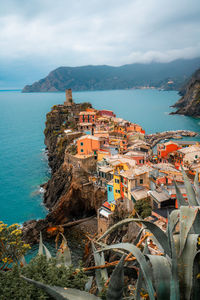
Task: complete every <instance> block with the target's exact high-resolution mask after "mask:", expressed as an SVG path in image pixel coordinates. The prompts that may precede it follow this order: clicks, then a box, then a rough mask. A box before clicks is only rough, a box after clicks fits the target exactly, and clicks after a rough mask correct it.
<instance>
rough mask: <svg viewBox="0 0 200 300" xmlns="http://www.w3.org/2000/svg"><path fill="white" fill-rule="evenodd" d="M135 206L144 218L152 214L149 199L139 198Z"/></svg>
mask: <svg viewBox="0 0 200 300" xmlns="http://www.w3.org/2000/svg"><path fill="white" fill-rule="evenodd" d="M134 208H135V210H136V212H137V213H138V214H139V215H140V216H141V217H142V218H146V217H148V216H150V215H151V205H150V202H149V200H138V201H137V202H136V203H135V206H134Z"/></svg>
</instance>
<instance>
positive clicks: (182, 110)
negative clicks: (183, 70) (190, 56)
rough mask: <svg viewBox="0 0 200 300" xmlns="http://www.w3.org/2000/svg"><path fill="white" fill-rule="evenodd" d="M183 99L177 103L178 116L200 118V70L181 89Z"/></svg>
mask: <svg viewBox="0 0 200 300" xmlns="http://www.w3.org/2000/svg"><path fill="white" fill-rule="evenodd" d="M180 94H181V95H182V98H181V99H180V100H179V101H178V102H176V103H175V105H174V107H177V108H178V110H177V111H176V112H175V113H177V114H182V115H187V116H192V117H199V116H200V69H198V70H197V71H196V72H195V73H194V74H193V75H192V77H191V78H190V80H189V81H187V82H186V83H185V85H184V86H183V87H182V88H181V90H180Z"/></svg>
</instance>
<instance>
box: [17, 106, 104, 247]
mask: <svg viewBox="0 0 200 300" xmlns="http://www.w3.org/2000/svg"><path fill="white" fill-rule="evenodd" d="M88 106H91V105H90V104H88V103H85V104H73V106H72V108H67V107H66V106H64V105H58V106H54V107H53V108H52V110H51V112H49V113H48V114H47V118H46V128H45V131H44V133H45V144H46V146H47V148H48V157H49V165H50V167H51V169H52V175H51V179H50V180H49V181H48V182H47V183H46V184H45V185H44V187H45V190H46V191H45V194H44V204H45V205H46V206H47V208H49V213H48V215H47V217H46V218H45V219H44V220H40V221H35V220H32V221H30V222H27V223H26V224H25V227H24V231H23V232H24V238H25V240H26V241H28V242H31V243H34V242H37V241H38V234H39V231H42V233H43V236H44V238H45V237H46V236H47V234H46V229H47V227H48V226H54V225H60V224H64V223H66V222H67V221H69V220H72V219H77V218H82V217H86V216H90V215H92V214H94V213H96V211H97V209H98V208H99V207H100V206H101V204H102V202H103V201H105V198H106V193H105V191H104V190H101V189H100V188H97V187H95V186H94V185H93V184H91V183H90V182H89V176H90V175H91V173H92V172H93V171H94V170H95V169H96V168H95V165H94V164H96V162H94V161H92V160H91V161H89V162H87V168H85V167H84V165H81V164H79V163H78V164H77V163H76V161H73V155H71V154H70V151H72V149H71V148H70V147H72V145H73V140H74V138H77V137H79V136H80V135H81V133H76V134H70V135H66V134H65V133H64V130H65V129H66V128H68V129H69V128H75V127H76V122H75V118H76V115H77V114H78V112H80V111H81V110H84V109H85V108H86V107H88Z"/></svg>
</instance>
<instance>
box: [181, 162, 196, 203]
mask: <svg viewBox="0 0 200 300" xmlns="http://www.w3.org/2000/svg"><path fill="white" fill-rule="evenodd" d="M181 170H182V174H183V179H184V183H185V188H186V193H187V198H188V203H189V204H190V205H192V206H198V202H197V200H196V195H195V192H194V189H193V187H192V184H191V182H190V180H189V178H188V177H187V175H186V173H185V170H184V169H183V167H182V166H181Z"/></svg>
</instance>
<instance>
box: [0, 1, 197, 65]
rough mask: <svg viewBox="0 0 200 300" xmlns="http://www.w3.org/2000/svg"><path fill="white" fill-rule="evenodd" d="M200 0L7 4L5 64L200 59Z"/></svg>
mask: <svg viewBox="0 0 200 300" xmlns="http://www.w3.org/2000/svg"><path fill="white" fill-rule="evenodd" d="M199 15H200V5H199V0H190V1H188V0H176V1H174V0H168V1H166V0H125V1H122V0H92V1H91V0H76V1H72V0H70V1H69V0H57V1H55V0H54V1H53V0H1V3H0V28H1V30H0V60H4V61H8V62H9V63H11V62H16V61H18V60H23V61H24V62H26V61H27V62H28V61H32V62H33V61H34V62H36V63H38V64H40V61H42V62H43V65H44V64H46V66H53V65H54V66H59V65H71V66H75V65H84V64H112V65H120V64H125V63H132V62H147V61H151V60H158V61H170V60H173V59H176V58H179V57H180V58H181V57H195V56H199V50H200V46H199V36H200V18H199Z"/></svg>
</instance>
